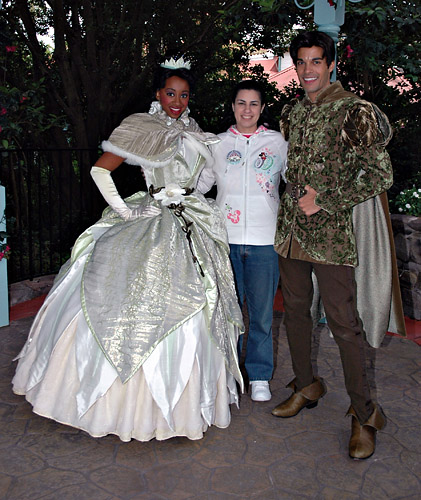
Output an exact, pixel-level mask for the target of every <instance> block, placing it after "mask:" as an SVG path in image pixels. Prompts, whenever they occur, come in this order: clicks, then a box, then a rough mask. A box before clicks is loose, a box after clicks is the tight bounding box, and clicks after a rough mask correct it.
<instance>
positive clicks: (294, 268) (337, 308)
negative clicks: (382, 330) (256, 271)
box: [280, 257, 374, 423]
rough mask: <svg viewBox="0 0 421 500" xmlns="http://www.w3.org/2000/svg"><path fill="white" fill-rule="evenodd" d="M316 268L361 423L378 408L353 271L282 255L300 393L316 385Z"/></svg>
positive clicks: (287, 317) (291, 345)
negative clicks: (313, 346)
mask: <svg viewBox="0 0 421 500" xmlns="http://www.w3.org/2000/svg"><path fill="white" fill-rule="evenodd" d="M312 270H314V272H315V274H316V277H317V281H318V284H319V289H320V295H321V298H322V301H323V306H324V309H325V312H326V318H327V322H328V325H329V328H330V330H331V331H332V334H333V337H334V339H335V341H336V343H337V345H338V347H339V352H340V356H341V361H342V368H343V372H344V376H345V387H346V390H347V392H348V395H349V397H350V398H351V404H352V406H353V408H354V410H355V412H356V414H357V416H358V419H359V421H360V423H364V422H365V421H366V420H367V419H368V418H369V416H370V415H371V413H372V412H373V410H374V406H373V403H372V401H371V397H370V389H369V387H368V382H367V374H366V363H365V354H364V338H363V329H362V325H361V321H360V319H359V315H358V311H357V307H356V303H357V301H356V285H355V279H354V268H353V267H349V266H334V265H329V264H317V263H314V262H307V261H303V260H297V259H291V258H284V257H280V273H281V287H282V294H283V297H284V307H285V319H284V324H285V327H286V331H287V337H288V344H289V349H290V353H291V359H292V367H293V370H294V374H295V377H296V386H297V390H300V389H302V388H303V387H306V386H307V385H310V384H311V383H312V382H313V377H314V375H313V368H312V365H311V338H312V331H313V320H312V317H311V313H310V308H311V304H312V300H313V282H312V278H311V273H312Z"/></svg>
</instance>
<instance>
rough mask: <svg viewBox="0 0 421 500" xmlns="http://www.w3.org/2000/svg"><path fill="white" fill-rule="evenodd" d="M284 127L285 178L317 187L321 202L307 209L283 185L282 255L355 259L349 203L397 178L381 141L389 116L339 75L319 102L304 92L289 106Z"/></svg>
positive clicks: (278, 238)
mask: <svg viewBox="0 0 421 500" xmlns="http://www.w3.org/2000/svg"><path fill="white" fill-rule="evenodd" d="M288 130H290V133H289V134H288ZM281 131H282V132H283V133H284V136H285V138H286V139H288V140H289V152H288V170H287V172H286V178H287V180H288V182H289V183H292V184H299V185H300V186H302V187H304V186H305V185H307V184H308V185H310V186H311V187H312V188H313V189H315V190H316V191H317V193H318V194H317V196H316V199H315V203H316V205H318V206H320V207H321V208H322V210H320V211H319V212H317V213H316V214H313V215H311V216H306V215H304V213H303V212H302V211H301V210H300V209H299V207H298V204H297V203H296V202H294V200H293V198H292V197H291V196H290V195H289V194H287V193H284V195H283V197H282V199H281V204H280V207H279V213H278V224H277V233H276V237H275V249H276V251H277V252H278V253H279V254H280V255H282V256H283V257H287V256H288V257H291V258H298V259H301V260H309V261H316V262H319V263H326V264H337V265H349V266H356V265H358V262H357V250H356V245H355V238H354V234H353V228H352V207H353V206H354V205H356V204H357V203H360V202H362V201H364V200H366V199H368V198H371V197H373V196H375V195H377V194H379V193H381V192H383V191H385V190H386V189H388V188H389V187H390V186H391V184H392V179H393V176H392V166H391V162H390V158H389V155H388V153H387V152H386V151H385V149H384V144H385V141H384V139H385V136H387V135H388V134H389V132H390V126H389V124H388V122H387V119H386V118H385V116H384V115H383V114H382V113H381V112H379V111H378V109H377V108H376V107H375V106H373V105H372V104H370V103H368V102H367V101H363V100H362V99H360V98H359V97H357V96H356V95H354V94H352V93H350V92H346V91H344V90H343V88H342V85H341V84H340V83H339V82H336V83H334V84H331V85H329V87H328V88H326V89H325V90H323V91H322V92H321V93H320V94H319V95H318V96H317V98H316V101H315V102H314V103H313V102H311V101H310V100H309V99H308V98H307V97H305V98H304V99H303V100H301V101H300V102H298V103H297V104H295V105H294V106H287V107H285V109H284V111H283V116H282V119H281ZM288 135H289V138H288ZM389 138H390V137H389Z"/></svg>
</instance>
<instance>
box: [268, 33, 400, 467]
mask: <svg viewBox="0 0 421 500" xmlns="http://www.w3.org/2000/svg"><path fill="white" fill-rule="evenodd" d="M290 53H291V57H292V60H293V62H294V64H295V66H296V70H297V74H298V78H299V80H300V83H301V85H302V87H303V89H304V90H305V93H306V95H305V97H304V99H303V100H301V101H299V102H297V103H296V104H295V105H293V106H287V107H286V108H285V109H284V111H283V115H282V119H281V130H282V132H283V133H284V135H285V137H286V138H288V140H289V153H288V170H287V172H286V178H287V181H288V183H287V187H286V191H285V193H284V195H283V198H282V200H281V204H280V208H279V215H278V227H277V233H276V237H275V249H276V251H277V252H278V253H279V254H280V256H281V258H280V272H281V285H282V293H283V296H284V306H285V326H286V330H287V336H288V343H289V347H290V352H291V358H292V365H293V370H294V373H295V378H294V380H292V381H291V382H290V383H289V384H288V387H290V388H291V389H292V390H293V391H294V392H293V394H292V395H291V396H290V397H289V398H288V399H286V400H285V401H283V402H282V403H280V404H279V405H278V406H277V407H276V408H275V409H274V410H273V411H272V413H273V414H274V415H275V416H277V417H283V418H287V417H293V416H295V415H297V414H298V413H299V412H300V411H301V410H302V409H303V408H305V407H306V408H313V407H314V406H316V405H317V402H318V400H319V399H320V398H321V397H322V396H324V394H325V393H326V388H325V385H324V383H323V381H322V379H320V378H319V377H315V376H314V374H313V369H312V365H311V337H312V329H313V321H312V317H311V305H312V300H313V284H312V272H314V274H315V275H316V277H317V281H318V286H319V291H320V295H321V298H322V301H323V305H324V309H325V312H326V317H327V321H328V324H329V327H330V329H331V331H332V333H333V336H334V338H335V341H336V343H337V344H338V347H339V351H340V355H341V361H342V367H343V371H344V376H345V386H346V389H347V392H348V395H349V397H350V399H351V406H350V408H349V410H348V415H351V417H352V434H351V439H350V443H349V455H350V456H351V457H352V458H359V459H363V458H368V457H369V456H371V455H372V454H373V453H374V450H375V436H376V431H377V430H380V429H382V428H383V427H384V424H385V419H384V416H383V414H382V413H381V411H380V409H379V408H378V407H377V406H376V405H375V404H374V403H373V401H372V399H371V395H370V389H369V385H368V381H367V375H366V367H365V357H364V338H363V337H364V331H363V328H362V325H361V321H360V318H359V314H358V311H357V297H356V285H355V267H356V266H357V265H358V258H357V248H356V242H355V235H354V231H353V226H352V211H353V207H354V206H355V205H357V204H359V203H361V202H364V201H365V200H368V199H370V198H372V197H374V196H376V195H378V194H380V193H383V192H384V191H386V190H387V189H388V188H389V187H390V186H391V184H392V166H391V163H390V158H389V156H388V154H387V152H386V151H385V149H384V145H385V142H387V141H386V139H387V137H388V136H389V135H390V134H389V132H390V126H389V124H388V122H387V119H386V117H385V116H384V115H383V114H382V113H381V112H380V111H379V110H378V109H377V108H376V107H375V106H373V105H372V104H370V103H368V102H367V101H363V100H362V99H361V98H359V97H358V96H356V95H354V94H352V93H350V92H346V91H344V89H343V88H342V85H341V84H340V83H339V82H335V83H332V84H331V83H330V74H331V72H332V70H333V68H334V65H335V45H334V42H333V40H332V39H331V38H330V37H329V36H328V35H326V34H324V33H321V32H318V31H314V32H304V33H302V34H300V35H298V36H297V37H296V38H295V39H294V40H293V41H292V43H291V47H290ZM389 138H390V137H389Z"/></svg>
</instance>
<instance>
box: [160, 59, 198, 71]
mask: <svg viewBox="0 0 421 500" xmlns="http://www.w3.org/2000/svg"><path fill="white" fill-rule="evenodd" d="M160 66H161V68H167V69H181V68H185V69H191V64H190V61H187V60H186V61H185V60H184V58H183V56H181V57H180V58H179V59H177V60H175V59H174V58H173V57H171V59H165V62H163V63H161V64H160Z"/></svg>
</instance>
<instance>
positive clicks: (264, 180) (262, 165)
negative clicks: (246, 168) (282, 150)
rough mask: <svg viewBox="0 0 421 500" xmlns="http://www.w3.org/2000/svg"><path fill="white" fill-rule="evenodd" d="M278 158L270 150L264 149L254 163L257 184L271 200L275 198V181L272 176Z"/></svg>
mask: <svg viewBox="0 0 421 500" xmlns="http://www.w3.org/2000/svg"><path fill="white" fill-rule="evenodd" d="M276 156H277V155H274V154H273V153H272V151H271V150H270V149H269V148H264V149H263V151H262V152H261V153H260V154H259V156H258V158H257V160H256V161H255V162H254V170H255V171H256V182H257V184H259V186H260V187H261V188H262V190H263V191H264V192H265V193H267V194H268V195H269V196H270V197H271V198H275V181H274V179H273V176H272V175H271V170H272V167H273V165H274V159H275V158H276Z"/></svg>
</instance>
